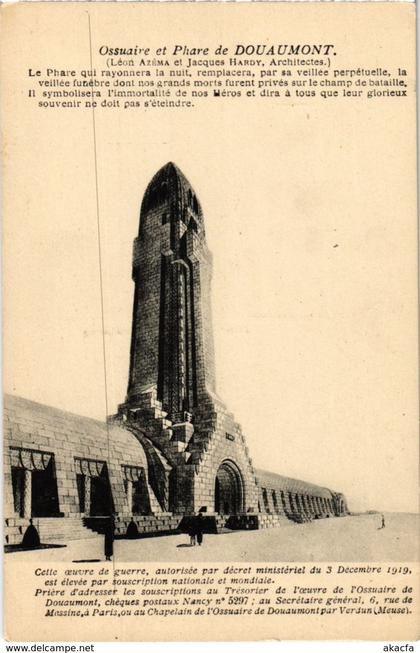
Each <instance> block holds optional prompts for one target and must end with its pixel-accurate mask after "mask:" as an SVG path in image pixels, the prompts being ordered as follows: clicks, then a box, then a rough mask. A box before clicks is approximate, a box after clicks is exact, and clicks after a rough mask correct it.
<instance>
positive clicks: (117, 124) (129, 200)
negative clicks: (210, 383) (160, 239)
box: [4, 24, 418, 511]
mask: <svg viewBox="0 0 420 653" xmlns="http://www.w3.org/2000/svg"><path fill="white" fill-rule="evenodd" d="M117 27H118V26H117ZM117 27H116V26H115V25H113V24H107V25H104V26H103V30H102V34H104V33H105V32H106V31H107V30H108V31H109V35H110V36H111V35H112V34H113V33H114V32H113V30H115V29H117ZM126 27H127V26H126V25H125V29H126ZM177 28H178V26H177V25H173V29H174V33H175V34H176V30H177ZM252 28H253V27H252V26H249V28H248V29H250V30H251V29H252ZM162 29H163V27H162ZM179 29H181V28H179ZM69 33H70V31H69ZM369 36H371V35H369ZM40 38H42V30H40ZM127 38H128V37H127ZM215 38H217V35H216V36H215ZM63 39H64V40H66V39H70V36H69V34H67V33H66V32H63V33H61V34H60V33H58V32H55V33H54V35H52V36H51V42H50V43H49V48H48V53H45V52H43V49H42V48H39V49H38V50H34V51H36V52H37V60H36V61H34V65H35V64H36V65H39V66H43V65H45V66H46V65H47V61H48V59H47V54H48V57H50V59H51V57H53V55H54V52H55V51H57V52H58V51H60V49H61V51H63V50H64V49H65V48H62V41H63ZM158 39H159V34H157V35H156V42H158ZM105 41H106V38H105V37H104V42H105ZM65 45H66V48H67V51H68V52H73V53H74V57H76V56H81V55H80V48H78V44H77V43H75V44H72V43H71V42H70V40H69V42H68V43H65ZM28 47H29V45H28ZM72 48H73V50H72ZM26 55H27V56H29V53H26ZM23 56H25V53H23ZM43 57H44V59H43ZM82 63H83V62H80V65H82ZM12 99H13V98H12ZM404 110H405V111H406V112H407V116H408V117H409V116H410V115H411V113H410V111H414V105H413V107H411V104H410V106H408V107H407V108H405V109H404ZM400 111H401V108H400V105H397V104H396V103H395V104H391V103H388V104H386V105H385V104H381V103H380V102H377V103H376V104H369V103H365V104H363V105H359V108H358V110H357V111H354V108H353V106H352V105H351V104H348V103H346V102H341V103H340V102H337V103H336V104H333V103H327V104H322V103H321V102H313V103H311V104H308V103H305V102H304V101H302V102H300V103H296V104H282V105H281V106H279V105H278V104H277V103H276V102H274V101H262V100H255V102H253V103H252V104H251V103H249V104H244V103H239V104H238V103H236V102H234V101H229V100H226V101H223V102H222V103H220V104H218V105H217V106H214V105H213V104H212V105H211V107H210V105H207V104H202V105H200V107H199V108H196V109H194V110H193V111H190V112H183V113H181V112H179V111H171V110H165V109H162V110H158V111H155V112H144V111H142V112H136V111H131V112H130V111H127V112H123V111H119V112H116V111H107V110H103V111H100V112H97V116H96V145H97V152H96V154H97V157H96V160H97V181H98V209H99V211H98V212H97V206H96V185H95V158H94V153H93V130H92V116H91V112H88V111H84V112H72V111H65V110H61V111H55V112H54V113H53V112H49V111H41V110H39V109H37V107H36V104H35V103H32V104H28V103H25V102H23V101H22V102H17V103H15V107H14V116H13V121H10V124H7V128H8V133H9V134H10V137H9V141H8V143H7V146H8V157H9V158H8V162H7V167H6V174H5V189H6V192H5V202H4V204H5V216H6V219H5V227H4V239H5V278H6V287H5V292H4V296H5V333H4V350H5V373H4V385H5V390H6V392H10V393H12V394H17V395H20V396H23V397H27V398H29V399H33V400H35V401H40V402H42V403H45V404H49V405H52V406H56V407H59V408H63V409H65V410H69V411H72V412H75V413H78V414H82V415H86V416H91V417H95V418H97V419H105V417H106V414H107V413H108V414H112V413H114V412H116V410H117V406H118V404H119V403H121V402H123V401H124V399H125V392H126V386H127V377H128V363H129V345H130V334H131V312H132V301H133V290H134V286H133V283H132V281H131V256H132V241H133V239H134V237H135V236H136V233H137V230H138V220H139V209H140V203H141V199H142V195H143V193H144V190H145V188H146V186H147V184H148V182H149V181H150V179H151V177H152V176H153V174H154V173H155V172H156V171H157V170H158V169H159V168H160V167H161V166H162V165H164V164H165V163H166V162H167V161H169V160H171V161H174V162H175V163H176V164H177V165H178V166H179V167H180V168H181V170H182V171H183V172H184V174H185V175H186V176H187V178H188V179H189V180H190V182H191V184H192V185H193V187H194V189H195V191H196V193H197V195H198V197H199V199H200V202H201V205H202V207H203V211H204V219H205V227H206V233H207V241H208V245H209V248H210V250H211V251H212V253H213V257H214V270H213V283H212V306H213V328H214V336H215V350H216V375H217V392H218V394H219V395H220V396H221V397H222V398H223V400H224V401H225V402H226V404H227V406H228V408H229V410H231V411H233V412H234V414H235V418H236V420H237V421H238V422H239V423H240V424H241V425H242V428H243V431H244V434H245V437H246V440H247V443H248V445H249V448H250V453H251V457H252V459H253V462H254V465H255V466H256V467H257V468H263V469H267V470H270V471H274V472H278V473H280V474H283V475H287V476H291V477H296V478H302V479H304V480H307V481H309V482H313V483H317V484H320V485H322V486H326V487H330V488H331V489H334V490H337V491H342V492H344V493H345V494H346V496H347V498H348V502H349V506H350V508H351V509H353V510H365V509H379V510H402V511H416V510H417V505H418V504H417V459H418V453H417V370H416V366H415V364H414V363H413V361H415V360H416V351H417V332H416V324H417V322H416V310H417V309H416V307H417V302H416V272H415V271H416V250H415V229H416V224H415V215H416V214H415V194H414V191H413V189H414V188H415V186H414V176H412V175H410V174H409V173H407V171H408V170H411V169H412V170H413V171H414V170H415V149H414V145H415V143H414V139H412V142H411V140H410V134H409V132H407V133H405V132H404V129H405V126H404V125H402V123H401V114H400ZM413 116H414V113H413ZM413 119H414V118H413ZM408 123H409V120H407V124H408ZM413 124H414V123H413ZM385 131H386V134H387V138H386V139H385V138H384V133H385ZM98 215H99V232H100V242H101V260H102V279H103V307H104V313H103V320H104V325H105V353H106V375H107V391H106V392H105V384H104V360H103V348H102V314H101V310H102V309H101V293H100V283H99V246H98Z"/></svg>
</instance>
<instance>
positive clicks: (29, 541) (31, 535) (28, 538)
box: [22, 519, 41, 549]
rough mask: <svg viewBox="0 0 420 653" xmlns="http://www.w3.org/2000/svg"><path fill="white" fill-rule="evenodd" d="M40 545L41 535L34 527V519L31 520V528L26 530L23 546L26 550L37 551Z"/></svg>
mask: <svg viewBox="0 0 420 653" xmlns="http://www.w3.org/2000/svg"><path fill="white" fill-rule="evenodd" d="M40 545H41V540H40V539H39V533H38V531H37V530H36V528H35V526H34V525H33V523H32V519H30V520H29V526H28V528H27V529H26V531H25V533H24V536H23V539H22V546H23V547H24V548H25V549H37V548H38V547H39V546H40Z"/></svg>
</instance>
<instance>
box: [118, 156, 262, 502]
mask: <svg viewBox="0 0 420 653" xmlns="http://www.w3.org/2000/svg"><path fill="white" fill-rule="evenodd" d="M211 274H212V256H211V254H210V251H209V249H208V247H207V244H206V239H205V230H204V219H203V212H202V209H201V206H200V202H199V201H198V199H197V196H196V194H195V192H194V190H193V188H192V187H191V185H190V183H189V182H188V180H187V179H186V178H185V176H184V175H183V174H182V172H181V171H180V170H179V168H177V166H176V165H174V164H173V163H167V164H166V165H165V166H163V168H161V169H160V170H159V171H158V172H157V173H156V174H155V176H154V177H153V179H152V180H151V182H150V183H149V185H148V187H147V189H146V192H145V194H144V197H143V201H142V205H141V210H140V227H139V233H138V236H137V238H136V239H135V241H134V252H133V274H132V276H133V281H134V284H135V291H134V305H133V324H132V336H131V351H130V372H129V381H128V390H127V397H126V402H125V403H124V404H122V405H121V406H120V410H119V412H120V416H121V418H123V419H124V420H125V421H126V423H127V427H129V428H130V429H132V430H133V431H134V432H135V431H136V429H137V430H139V432H140V430H141V432H142V433H143V434H146V436H147V437H148V439H149V440H150V441H151V442H152V443H153V445H154V446H155V447H157V448H158V450H160V452H161V453H162V454H163V455H164V456H165V457H166V459H167V460H168V461H169V463H170V465H171V466H172V472H171V483H170V488H169V502H168V506H169V508H170V509H171V510H172V511H174V512H187V513H188V512H192V511H197V510H199V509H200V508H205V509H206V510H207V511H208V512H224V513H238V512H243V511H245V510H252V511H257V509H258V505H257V504H258V499H257V496H258V488H257V481H256V477H255V473H254V470H253V467H252V463H251V460H250V458H249V456H248V450H247V448H246V446H245V442H244V438H243V435H242V432H241V429H240V427H239V425H238V424H237V423H235V422H234V419H233V415H231V414H230V413H228V411H227V409H226V407H225V406H224V404H223V402H222V401H221V400H220V399H219V398H218V396H217V394H216V382H215V364H214V346H213V332H212V316H211V296H210V285H211Z"/></svg>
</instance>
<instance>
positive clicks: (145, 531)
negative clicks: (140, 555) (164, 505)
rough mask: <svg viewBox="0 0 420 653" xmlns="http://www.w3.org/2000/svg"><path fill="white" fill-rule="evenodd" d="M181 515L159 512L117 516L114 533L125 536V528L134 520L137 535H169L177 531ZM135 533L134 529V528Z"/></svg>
mask: <svg viewBox="0 0 420 653" xmlns="http://www.w3.org/2000/svg"><path fill="white" fill-rule="evenodd" d="M181 520H182V515H173V514H172V513H159V514H156V515H134V516H133V518H132V519H130V518H128V517H127V518H123V517H118V518H117V520H116V523H115V535H116V536H117V537H118V536H119V537H126V535H127V528H128V526H129V524H130V523H132V522H134V523H135V525H136V529H137V536H138V537H153V536H155V535H170V534H173V533H176V532H178V528H179V525H180V523H181ZM134 533H135V529H134Z"/></svg>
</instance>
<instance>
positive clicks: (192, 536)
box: [188, 518, 197, 546]
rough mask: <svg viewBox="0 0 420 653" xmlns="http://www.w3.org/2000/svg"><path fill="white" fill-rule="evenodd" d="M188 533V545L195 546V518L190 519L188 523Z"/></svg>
mask: <svg viewBox="0 0 420 653" xmlns="http://www.w3.org/2000/svg"><path fill="white" fill-rule="evenodd" d="M188 535H189V536H190V546H195V545H196V537H197V532H196V528H195V519H194V518H193V519H191V521H190V523H189V524H188Z"/></svg>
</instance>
